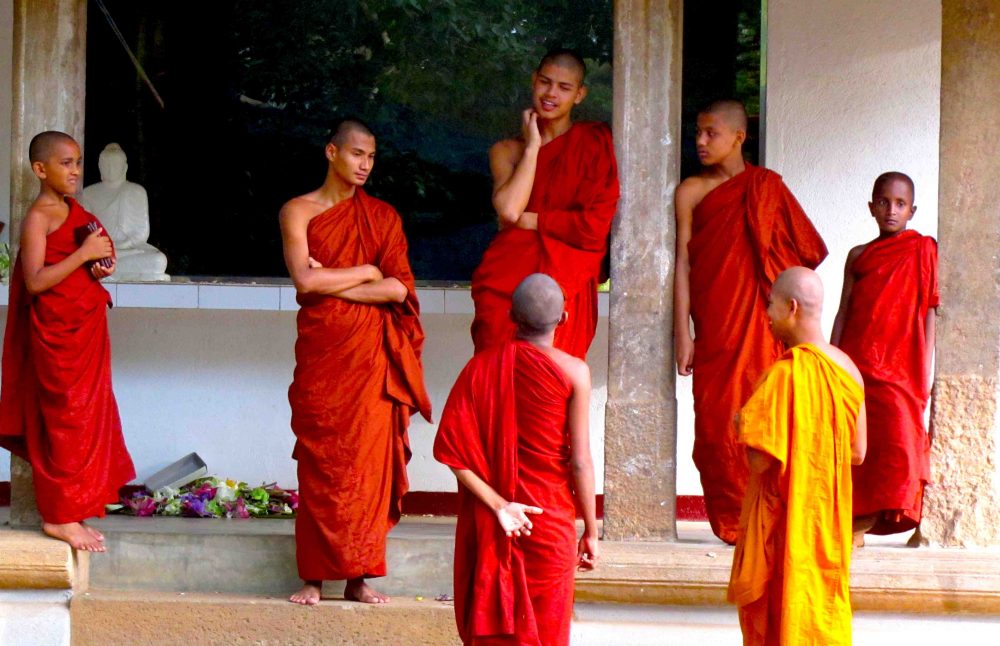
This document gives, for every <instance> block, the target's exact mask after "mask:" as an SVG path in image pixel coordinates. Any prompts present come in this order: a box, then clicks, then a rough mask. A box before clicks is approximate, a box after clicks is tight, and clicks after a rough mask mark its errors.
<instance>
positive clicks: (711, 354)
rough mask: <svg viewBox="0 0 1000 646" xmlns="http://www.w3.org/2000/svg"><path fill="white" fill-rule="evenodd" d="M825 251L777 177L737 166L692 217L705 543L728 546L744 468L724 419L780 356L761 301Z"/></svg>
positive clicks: (697, 451) (697, 446)
mask: <svg viewBox="0 0 1000 646" xmlns="http://www.w3.org/2000/svg"><path fill="white" fill-rule="evenodd" d="M826 253H827V252H826V246H825V245H824V244H823V240H822V238H820V236H819V234H818V233H817V232H816V229H815V228H814V227H813V225H812V223H811V222H810V221H809V218H808V217H807V216H806V214H805V213H804V212H803V211H802V207H800V206H799V203H798V202H797V201H796V200H795V197H794V196H793V195H792V193H791V192H790V191H789V190H788V188H787V187H786V186H785V184H784V182H783V181H782V180H781V176H780V175H778V174H777V173H775V172H773V171H770V170H767V169H766V168H759V167H757V166H752V165H750V164H747V167H746V170H745V171H744V172H742V173H740V174H739V175H736V176H735V177H733V178H731V179H729V180H728V181H726V182H724V183H722V184H720V185H719V186H718V187H716V188H715V189H714V190H712V191H711V192H710V193H709V194H708V195H706V196H705V197H704V199H702V201H701V202H700V203H699V204H698V206H697V207H695V209H694V213H693V218H692V226H691V241H690V242H689V243H688V256H689V260H690V265H691V273H690V287H691V318H692V319H693V321H694V330H695V340H694V347H695V351H694V381H693V383H692V387H693V391H694V413H695V417H694V463H695V466H697V467H698V471H699V473H700V475H701V485H702V489H703V490H704V493H705V507H706V508H707V511H708V519H709V522H710V523H711V525H712V531H713V532H715V535H716V536H718V537H719V538H721V539H722V540H723V541H725V542H727V543H735V541H736V533H737V528H738V527H739V518H740V507H741V505H742V501H743V493H744V491H745V490H746V485H747V462H746V456H745V454H744V451H743V449H742V447H740V446H738V445H737V442H736V428H735V426H734V425H733V418H734V416H735V415H736V413H737V411H739V409H740V407H741V406H742V405H743V404H744V403H745V402H746V400H747V399H748V398H749V397H750V394H751V393H752V392H753V387H754V385H755V384H756V382H757V380H758V379H759V378H760V376H761V375H762V374H763V372H764V370H765V369H767V367H768V366H770V365H771V364H772V363H774V362H775V361H776V360H777V359H778V357H779V356H781V354H782V351H783V348H782V346H781V344H780V343H779V342H778V341H777V340H775V339H774V337H773V336H772V334H771V330H770V325H769V323H768V319H767V314H766V312H765V310H766V309H767V294H768V290H770V288H771V284H772V283H773V282H774V279H775V278H777V276H778V274H780V273H781V272H782V271H784V270H785V269H787V268H789V267H794V266H799V265H802V266H806V267H809V268H815V267H816V266H817V265H819V263H820V262H821V261H822V260H823V259H824V258H825V257H826Z"/></svg>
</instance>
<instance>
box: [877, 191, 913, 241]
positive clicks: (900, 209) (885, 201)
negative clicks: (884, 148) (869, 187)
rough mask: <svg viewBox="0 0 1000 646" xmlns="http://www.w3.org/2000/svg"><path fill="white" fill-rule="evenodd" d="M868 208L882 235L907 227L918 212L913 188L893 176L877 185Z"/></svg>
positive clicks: (897, 231) (895, 232)
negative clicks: (914, 203) (914, 202)
mask: <svg viewBox="0 0 1000 646" xmlns="http://www.w3.org/2000/svg"><path fill="white" fill-rule="evenodd" d="M868 210H869V211H871V214H872V217H873V218H875V221H876V222H877V223H878V230H879V232H880V233H881V235H882V236H892V235H895V234H897V233H899V232H900V231H903V230H904V229H906V224H907V223H908V222H909V221H910V219H911V218H912V217H913V214H914V213H916V211H917V207H915V206H913V190H912V189H911V188H910V184H909V183H908V182H906V181H905V180H903V179H900V178H891V179H888V180H885V181H883V182H881V183H878V184H876V185H875V188H874V190H873V191H872V201H871V202H869V203H868Z"/></svg>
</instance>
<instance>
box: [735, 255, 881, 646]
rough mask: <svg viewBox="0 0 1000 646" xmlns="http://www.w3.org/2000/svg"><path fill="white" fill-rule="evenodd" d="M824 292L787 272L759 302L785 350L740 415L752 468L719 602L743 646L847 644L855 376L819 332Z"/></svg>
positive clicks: (858, 422) (858, 429)
mask: <svg viewBox="0 0 1000 646" xmlns="http://www.w3.org/2000/svg"><path fill="white" fill-rule="evenodd" d="M822 306H823V284H822V283H821V282H820V279H819V276H818V275H816V273H815V272H813V271H812V270H809V269H806V268H805V267H793V268H791V269H788V270H786V271H785V272H783V273H782V274H781V275H780V276H778V279H777V280H776V281H775V283H774V287H773V288H772V289H771V294H770V297H769V299H768V306H767V316H768V318H769V319H770V321H771V331H772V332H773V333H774V336H776V337H777V338H778V339H779V340H780V341H781V342H783V343H785V344H787V345H788V346H789V347H790V348H791V349H790V350H788V351H787V352H786V353H785V354H784V355H783V356H782V357H781V358H780V359H779V360H778V362H777V363H775V364H774V365H773V366H771V368H770V369H769V370H768V371H767V372H766V373H765V374H764V376H763V378H762V379H761V380H760V383H759V384H758V385H757V388H756V389H755V390H754V392H753V395H752V396H751V397H750V399H749V401H747V403H746V405H745V406H744V407H743V409H742V410H741V411H740V413H739V418H738V421H737V428H738V441H739V443H740V444H741V445H742V446H744V447H746V452H747V458H748V461H749V464H750V481H749V484H748V486H747V492H746V499H745V500H744V502H743V513H742V516H741V517H740V528H739V538H738V540H737V542H736V551H735V553H734V554H733V571H732V577H731V579H730V582H729V601H731V602H733V603H735V604H736V605H737V606H738V607H739V615H740V627H741V628H742V629H743V643H744V645H745V646H757V645H760V646H765V645H767V646H769V645H772V644H788V645H791V644H823V645H824V646H835V645H849V644H850V643H851V602H850V596H849V589H848V574H849V571H850V561H851V465H852V464H859V463H860V462H861V461H862V460H864V458H865V447H866V433H865V408H864V406H865V404H864V383H863V380H862V377H861V373H860V371H859V370H858V368H857V366H855V365H854V363H853V362H852V361H851V359H850V358H849V357H848V356H847V355H846V354H844V353H843V352H842V351H840V350H839V349H837V348H836V347H834V346H832V345H830V344H829V343H826V342H825V341H824V339H823V334H822V331H821V329H820V315H821V313H822Z"/></svg>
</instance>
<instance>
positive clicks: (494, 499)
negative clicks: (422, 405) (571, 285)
mask: <svg viewBox="0 0 1000 646" xmlns="http://www.w3.org/2000/svg"><path fill="white" fill-rule="evenodd" d="M564 312H565V310H564V301H563V297H562V292H561V290H560V288H559V285H558V284H557V283H556V282H555V281H554V280H552V278H550V277H549V276H545V275H543V274H533V275H531V276H529V277H528V278H526V279H525V280H524V281H523V282H522V283H521V285H520V286H519V287H518V288H517V289H516V290H515V291H514V294H513V301H512V310H511V318H512V319H513V321H514V322H515V324H516V329H517V336H516V338H515V339H513V340H507V341H505V342H504V343H502V344H499V345H494V346H492V347H491V348H490V349H488V350H484V351H482V352H480V353H479V354H477V355H476V356H475V357H473V359H472V360H471V361H470V362H469V363H468V365H467V366H466V367H465V369H464V370H463V371H462V374H461V375H459V378H458V381H457V382H456V383H455V386H454V388H452V391H451V395H450V396H449V397H448V403H447V405H446V406H445V410H444V414H443V415H442V417H441V425H440V427H439V428H438V434H437V438H436V439H435V441H434V457H435V458H437V460H438V461H440V462H443V463H444V464H446V465H448V466H449V467H451V469H452V471H453V472H454V473H455V475H456V477H457V478H458V482H459V487H458V489H459V501H460V502H459V505H460V507H459V513H458V525H457V527H456V530H455V617H456V620H457V622H458V632H459V634H460V636H461V638H462V641H463V642H464V643H465V644H470V645H472V644H474V645H476V646H489V645H494V644H495V645H499V644H525V645H527V644H533V645H545V646H549V645H551V646H555V645H565V644H569V629H570V618H571V616H572V610H573V569H574V567H579V568H580V569H582V570H589V569H592V568H593V567H594V565H595V563H596V561H597V558H598V542H597V521H596V518H595V500H594V468H593V463H592V461H591V456H590V440H589V437H588V435H589V420H588V409H589V401H590V370H589V369H588V368H587V364H586V363H584V362H583V361H582V360H581V359H577V358H575V357H572V356H570V355H569V354H567V353H565V352H562V351H561V350H558V349H556V348H555V347H554V346H553V342H554V337H555V336H556V333H555V330H556V327H557V325H559V324H563V323H565V321H566V316H565V313H564ZM574 498H575V500H576V502H577V504H578V505H579V509H580V511H581V513H582V515H583V519H584V533H583V537H582V538H581V539H580V540H579V541H577V538H576V526H575V518H576V507H575V505H574Z"/></svg>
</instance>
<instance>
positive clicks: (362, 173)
mask: <svg viewBox="0 0 1000 646" xmlns="http://www.w3.org/2000/svg"><path fill="white" fill-rule="evenodd" d="M326 159H327V162H328V163H327V173H326V181H324V182H323V185H322V186H321V187H319V188H318V189H316V190H315V191H313V192H311V193H306V194H305V195H302V196H300V197H296V198H294V199H292V200H290V201H289V202H288V203H287V204H285V205H284V207H282V209H281V215H280V220H281V235H282V240H283V242H284V252H285V263H286V264H287V265H288V273H289V274H290V275H291V277H292V281H293V282H294V283H295V289H296V291H297V292H298V302H299V305H300V306H301V309H300V310H299V313H298V319H297V324H298V339H297V340H296V343H295V374H294V378H293V382H292V385H291V387H290V388H289V389H288V401H289V403H290V404H291V407H292V431H293V432H294V433H295V437H296V440H297V441H296V443H295V451H294V453H293V454H292V457H293V458H295V459H296V460H298V477H299V495H300V498H299V509H298V516H297V517H296V519H295V551H296V559H297V562H298V569H299V576H300V577H302V580H303V582H304V583H303V586H302V589H300V590H299V591H298V592H296V593H295V594H293V595H292V596H291V598H290V601H292V602H294V603H299V604H304V605H313V604H316V603H317V602H318V601H319V598H320V592H321V589H322V585H323V581H324V580H341V579H345V580H346V581H347V585H346V587H345V588H344V598H345V599H349V600H351V599H352V600H356V601H361V602H364V603H385V602H387V601H389V598H388V597H387V596H385V595H384V594H382V593H380V592H377V591H376V590H375V589H373V588H372V587H371V586H369V585H368V584H367V583H366V582H365V579H367V578H371V577H378V576H385V574H386V565H385V542H386V535H387V534H388V533H389V530H390V529H391V528H392V527H393V526H394V525H395V524H396V522H397V521H398V520H399V516H400V502H401V500H402V497H403V494H405V493H406V491H407V488H408V483H407V478H406V463H407V462H408V461H409V459H410V447H409V440H408V438H407V432H406V430H407V426H408V425H409V421H410V416H411V415H412V414H413V413H414V412H416V411H418V410H419V411H420V413H421V414H422V415H423V416H424V417H425V418H426V419H427V420H428V421H429V420H430V414H431V411H430V402H429V400H428V398H427V392H426V390H425V389H424V381H423V368H422V366H421V363H420V351H421V347H422V345H423V339H424V335H423V330H422V328H421V327H420V319H419V305H418V303H417V295H416V291H415V290H414V285H413V274H412V272H411V271H410V264H409V261H408V260H407V257H406V254H407V245H406V238H405V237H404V236H403V228H402V223H401V222H400V218H399V215H398V214H397V213H396V211H395V210H393V208H392V207H391V206H389V205H388V204H386V203H385V202H382V201H380V200H376V199H374V198H372V197H369V196H368V195H367V194H365V192H364V191H363V190H362V189H361V187H362V186H363V185H364V183H365V182H366V181H367V179H368V175H369V173H371V170H372V166H373V165H374V163H375V137H374V136H373V135H372V133H371V130H370V129H369V128H368V127H367V126H366V125H365V124H364V123H362V122H361V121H359V120H357V119H344V120H342V121H340V122H338V123H337V124H336V125H335V126H334V128H333V132H332V136H331V138H330V142H329V143H328V144H327V146H326Z"/></svg>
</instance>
